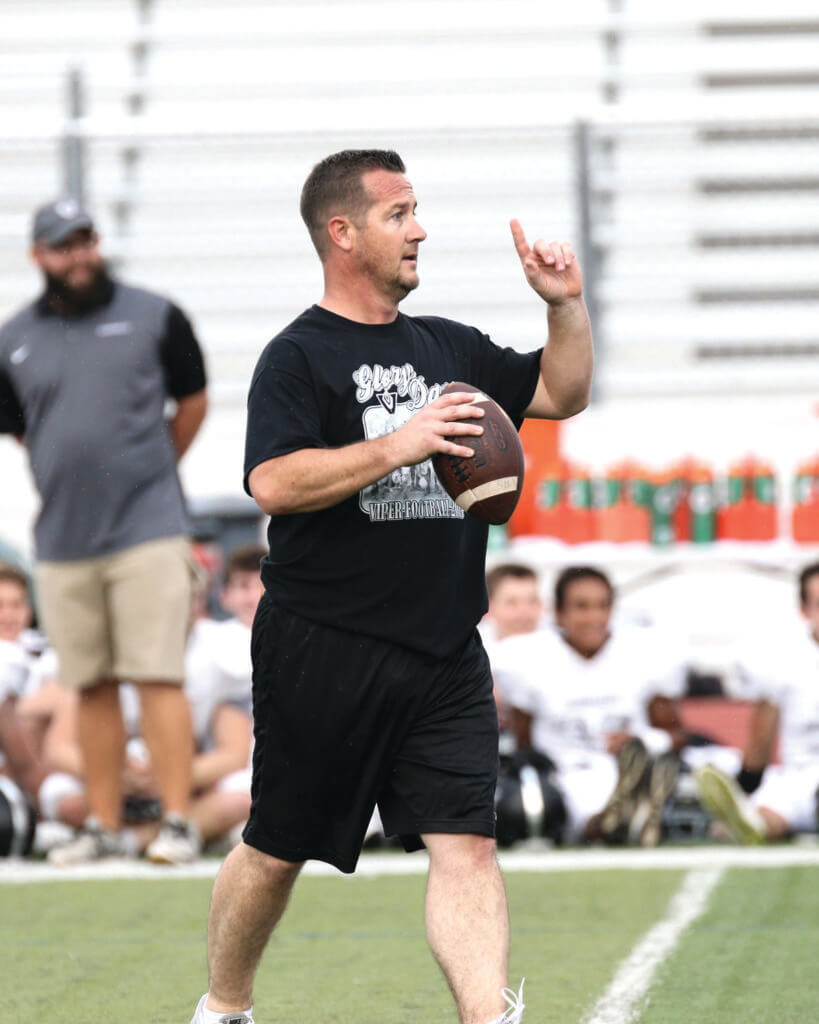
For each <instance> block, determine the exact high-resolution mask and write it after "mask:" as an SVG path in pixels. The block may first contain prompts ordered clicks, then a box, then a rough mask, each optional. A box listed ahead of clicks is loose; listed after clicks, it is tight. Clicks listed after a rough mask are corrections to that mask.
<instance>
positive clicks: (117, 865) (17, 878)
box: [0, 845, 819, 885]
mask: <svg viewBox="0 0 819 1024" xmlns="http://www.w3.org/2000/svg"><path fill="white" fill-rule="evenodd" d="M500 862H501V867H502V868H503V870H504V871H506V872H513V871H535V872H552V871H611V870H626V871H645V870H671V871H690V870H692V869H694V868H699V869H708V868H779V867H792V866H812V867H819V846H798V845H797V846H770V847H764V846H756V847H741V846H697V847H667V848H662V847H661V848H660V849H657V850H636V849H633V850H606V849H603V850H513V851H509V852H506V853H501V854H500ZM220 863H221V862H220V861H219V860H218V859H211V858H207V859H204V860H200V861H197V862H196V863H195V864H190V865H187V866H185V867H160V866H157V865H154V864H148V863H146V862H145V861H135V860H130V861H129V860H111V861H103V862H100V863H98V864H87V865H81V866H80V865H78V866H76V867H71V868H55V867H51V865H49V864H46V863H44V862H42V861H29V860H0V885H3V884H4V883H5V884H12V885H13V884H23V883H26V884H27V883H30V882H58V881H75V880H86V879H106V878H109V879H111V878H126V879H127V878H213V876H214V875H215V874H216V872H217V871H218V870H219V865H220ZM426 870H427V858H426V856H425V855H424V854H423V853H416V854H413V855H412V856H407V855H405V854H401V853H389V852H382V853H365V854H363V855H362V857H361V859H360V861H359V863H358V869H357V871H356V875H357V876H359V877H364V878H379V877H382V876H386V875H421V874H424V873H425V872H426ZM304 873H305V874H307V875H329V876H333V877H343V876H341V875H340V874H339V872H338V871H336V870H335V868H332V867H330V866H329V865H328V864H320V863H318V862H317V861H311V862H310V863H309V864H307V866H306V867H305V869H304Z"/></svg>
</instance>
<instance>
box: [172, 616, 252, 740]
mask: <svg viewBox="0 0 819 1024" xmlns="http://www.w3.org/2000/svg"><path fill="white" fill-rule="evenodd" d="M250 635H251V631H250V627H249V626H245V625H243V624H242V623H241V622H239V620H238V619H227V620H226V621H224V622H215V621H214V620H212V619H200V620H199V621H198V622H196V623H195V624H194V627H193V629H192V630H191V636H190V639H189V641H188V651H187V655H186V659H185V692H186V693H187V696H188V700H189V701H190V705H191V713H192V715H193V731H194V735H195V737H196V742H197V746H198V747H199V749H200V750H205V749H207V748H208V747H209V746H210V742H211V736H210V723H211V719H212V718H213V713H214V711H215V710H216V708H217V707H218V706H219V705H220V704H238V705H240V706H242V707H246V708H247V709H248V710H249V709H250V701H251V690H252V680H251V676H252V672H253V666H252V664H251V660H250Z"/></svg>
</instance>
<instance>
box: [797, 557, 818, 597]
mask: <svg viewBox="0 0 819 1024" xmlns="http://www.w3.org/2000/svg"><path fill="white" fill-rule="evenodd" d="M814 576H819V562H811V564H810V565H806V566H805V568H804V569H803V570H802V572H800V573H799V601H800V603H801V604H802V605H803V606H804V605H806V604H807V603H808V583H809V582H810V581H811V580H812V579H813V577H814Z"/></svg>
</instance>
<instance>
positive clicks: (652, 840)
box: [640, 751, 680, 846]
mask: <svg viewBox="0 0 819 1024" xmlns="http://www.w3.org/2000/svg"><path fill="white" fill-rule="evenodd" d="M679 775H680V759H679V757H678V756H677V755H676V754H674V753H672V752H671V751H669V752H668V753H666V754H660V756H659V757H658V758H656V759H655V761H654V763H653V764H652V766H651V775H650V777H649V782H648V813H647V815H646V819H645V821H644V822H643V826H642V828H641V829H640V846H657V845H658V844H659V842H660V838H661V837H662V826H663V809H664V808H665V805H666V802H667V801H668V799H669V797H671V795H672V794H673V792H674V789H675V788H676V786H677V779H678V778H679Z"/></svg>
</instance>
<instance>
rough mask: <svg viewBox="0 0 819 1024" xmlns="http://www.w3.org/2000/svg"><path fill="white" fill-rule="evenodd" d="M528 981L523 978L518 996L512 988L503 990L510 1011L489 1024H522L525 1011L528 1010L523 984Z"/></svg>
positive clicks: (505, 1011)
mask: <svg viewBox="0 0 819 1024" xmlns="http://www.w3.org/2000/svg"><path fill="white" fill-rule="evenodd" d="M525 981H526V979H525V978H521V982H520V989H519V990H518V993H517V995H515V993H514V992H513V990H512V989H511V988H505V989H503V993H502V994H503V998H504V999H505V1000H506V1002H507V1005H508V1007H509V1008H508V1009H507V1010H504V1012H503V1013H502V1014H501V1015H500V1017H495V1018H494V1019H493V1020H490V1021H489V1024H520V1022H521V1021H522V1020H523V1011H524V1010H525V1009H526V1007H525V1005H524V1003H523V983H524V982H525Z"/></svg>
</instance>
